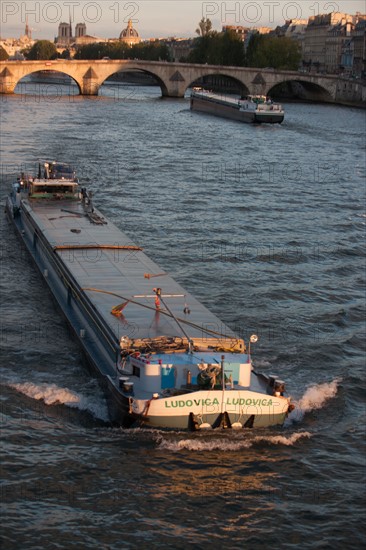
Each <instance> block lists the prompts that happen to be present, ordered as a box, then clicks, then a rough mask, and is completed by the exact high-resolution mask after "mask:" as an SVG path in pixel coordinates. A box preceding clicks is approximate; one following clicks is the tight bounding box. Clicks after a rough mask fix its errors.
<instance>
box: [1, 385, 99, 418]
mask: <svg viewBox="0 0 366 550" xmlns="http://www.w3.org/2000/svg"><path fill="white" fill-rule="evenodd" d="M9 386H10V387H11V388H14V389H15V390H17V391H19V392H20V393H23V394H24V395H26V396H27V397H31V398H32V399H37V400H39V401H43V402H44V403H45V404H46V405H66V406H67V407H71V408H75V409H80V410H82V411H88V412H89V413H91V414H92V415H93V416H94V417H95V418H99V419H100V420H104V421H105V422H107V421H108V420H109V417H108V411H107V407H106V405H105V404H103V403H101V402H99V403H94V402H91V399H90V398H89V397H86V396H84V395H80V394H78V393H77V392H74V391H72V390H69V389H67V388H60V387H58V386H56V385H55V384H33V383H32V382H24V383H22V384H9Z"/></svg>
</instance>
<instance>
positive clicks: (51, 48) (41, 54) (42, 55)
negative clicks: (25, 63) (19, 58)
mask: <svg viewBox="0 0 366 550" xmlns="http://www.w3.org/2000/svg"><path fill="white" fill-rule="evenodd" d="M56 58H57V49H56V46H55V44H54V43H53V42H50V41H49V40H38V41H37V42H36V43H35V44H33V46H32V47H31V49H30V50H29V53H28V55H27V59H30V60H32V61H34V60H37V59H46V60H47V59H56Z"/></svg>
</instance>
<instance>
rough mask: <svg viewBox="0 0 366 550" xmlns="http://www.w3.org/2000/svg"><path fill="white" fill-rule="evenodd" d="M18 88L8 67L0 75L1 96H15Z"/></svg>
mask: <svg viewBox="0 0 366 550" xmlns="http://www.w3.org/2000/svg"><path fill="white" fill-rule="evenodd" d="M15 87H16V82H15V79H14V75H13V73H12V72H11V71H9V69H8V68H7V67H5V69H4V70H3V71H2V72H1V73H0V94H13V93H14V90H15Z"/></svg>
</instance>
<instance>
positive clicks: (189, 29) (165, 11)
mask: <svg viewBox="0 0 366 550" xmlns="http://www.w3.org/2000/svg"><path fill="white" fill-rule="evenodd" d="M0 10H1V20H0V24H1V26H0V36H1V38H8V37H14V38H18V37H19V36H21V35H22V34H24V27H25V22H26V17H27V16H28V22H29V26H30V28H31V29H32V36H33V38H38V39H49V40H53V39H54V37H55V36H57V30H58V25H59V23H61V22H63V21H66V22H68V21H69V18H70V13H71V16H72V21H73V23H74V24H76V23H86V27H87V34H89V35H92V36H98V37H102V38H117V37H118V36H119V34H120V32H121V30H122V29H124V28H125V27H126V26H127V21H128V20H129V19H131V20H132V21H133V26H134V27H135V28H136V29H137V30H138V32H139V34H140V36H141V37H142V38H143V39H147V38H158V37H168V36H176V37H182V38H188V37H192V36H196V34H195V29H196V28H197V24H198V22H199V21H200V19H201V18H202V17H208V18H209V19H211V21H212V23H213V28H214V29H215V30H221V27H222V25H225V24H227V25H242V26H244V27H258V26H266V27H276V26H277V25H282V24H283V23H284V21H285V19H295V18H298V19H300V18H302V19H308V17H310V16H311V15H318V14H319V13H329V12H331V11H340V12H343V13H349V14H355V13H356V12H357V11H359V12H361V13H365V11H366V2H365V0H355V1H353V0H338V1H336V2H331V1H328V0H320V1H315V0H297V1H291V0H286V1H284V0H256V1H252V0H245V1H237V0H234V1H222V0H219V1H210V2H209V1H207V2H206V1H202V0H136V1H129V0H127V1H121V0H98V1H93V0H90V1H89V0H57V1H53V0H34V1H29V0H25V1H22V0H2V2H1V7H0Z"/></svg>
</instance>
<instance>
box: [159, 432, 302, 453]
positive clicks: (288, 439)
mask: <svg viewBox="0 0 366 550" xmlns="http://www.w3.org/2000/svg"><path fill="white" fill-rule="evenodd" d="M304 437H306V438H309V437H311V433H309V432H298V433H293V434H291V435H289V436H284V435H269V436H265V435H257V436H254V437H252V436H250V437H248V434H245V435H241V437H240V439H237V440H233V439H228V438H226V437H225V438H216V437H215V436H214V435H211V437H210V436H208V437H207V438H205V439H203V440H200V439H198V438H197V439H194V438H192V439H180V440H179V441H172V440H168V439H162V441H160V443H159V445H158V449H159V450H165V451H171V452H179V451H182V450H187V451H206V452H207V451H241V450H242V449H249V448H250V447H253V446H254V445H255V444H256V443H267V444H269V445H286V446H290V445H295V443H296V442H297V441H298V440H299V439H302V438H304Z"/></svg>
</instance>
